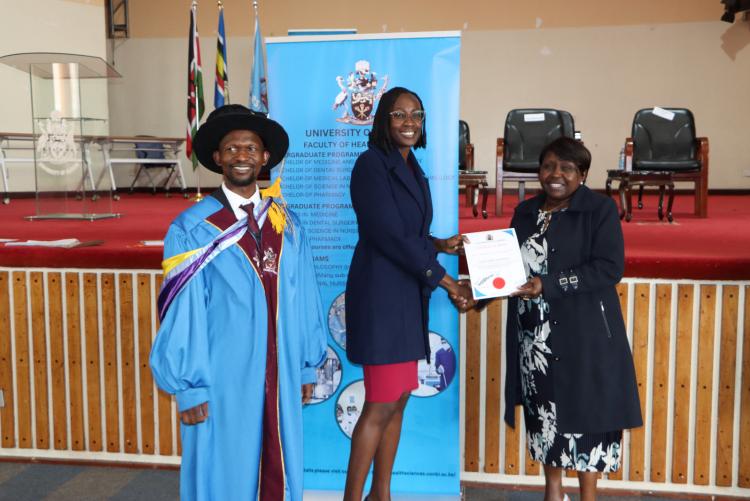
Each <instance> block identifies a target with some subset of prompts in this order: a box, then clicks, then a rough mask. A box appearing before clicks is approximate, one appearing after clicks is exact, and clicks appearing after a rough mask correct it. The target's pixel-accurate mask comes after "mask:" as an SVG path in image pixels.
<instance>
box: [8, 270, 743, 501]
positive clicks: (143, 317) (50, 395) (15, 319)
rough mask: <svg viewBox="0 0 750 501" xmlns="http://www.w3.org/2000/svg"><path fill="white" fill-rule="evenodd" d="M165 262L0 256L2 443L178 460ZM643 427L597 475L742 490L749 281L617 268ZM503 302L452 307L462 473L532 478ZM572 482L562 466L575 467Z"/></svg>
mask: <svg viewBox="0 0 750 501" xmlns="http://www.w3.org/2000/svg"><path fill="white" fill-rule="evenodd" d="M160 281H161V272H160V271H156V270H78V269H75V270H73V269H70V270H60V269H11V268H0V389H1V390H2V391H3V397H4V404H5V405H4V407H2V408H0V445H1V447H0V456H9V457H36V458H50V459H58V460H60V459H61V460H78V459H81V460H102V461H126V462H142V463H154V464H178V463H179V454H180V444H179V433H178V423H177V419H176V412H175V405H174V402H173V400H172V399H171V398H170V397H169V396H168V395H165V394H164V393H162V392H159V391H157V389H156V387H155V385H154V382H153V379H152V378H151V372H150V370H149V367H148V354H149V350H150V347H151V343H152V340H153V336H154V334H155V332H156V327H157V316H156V311H155V308H154V305H155V302H156V291H158V287H159V286H160ZM619 291H620V300H621V304H622V307H623V312H624V313H625V317H626V324H627V326H628V335H629V337H630V339H631V344H632V346H633V355H634V360H635V365H636V371H637V376H638V382H639V391H640V396H641V403H642V406H643V409H642V410H643V416H644V422H645V425H644V426H643V427H642V428H639V429H636V430H633V431H631V432H628V433H626V434H625V437H624V443H623V451H624V454H623V467H622V468H621V470H620V471H618V472H617V473H615V474H610V475H608V476H607V478H606V479H604V480H603V481H602V482H601V485H602V486H603V487H617V488H624V489H642V490H661V491H670V490H671V491H677V492H693V493H706V494H717V495H739V496H750V340H749V339H748V337H747V336H748V334H747V333H748V332H750V282H726V281H722V282H706V281H666V280H653V279H631V278H629V279H625V280H624V281H623V283H621V284H620V286H619ZM504 322H505V302H502V301H497V302H495V303H494V304H492V305H490V306H489V307H488V308H487V309H485V310H484V311H483V312H481V313H476V312H472V313H469V314H467V315H463V316H462V318H461V364H460V365H461V369H460V371H461V372H460V374H461V388H462V392H461V445H462V450H463V451H464V456H463V463H462V472H461V479H462V480H464V481H477V482H485V483H510V484H534V485H541V484H542V483H543V479H542V477H541V476H540V475H541V473H540V471H539V466H538V464H536V463H534V462H532V461H530V459H529V456H528V453H527V451H526V446H525V431H524V429H523V419H520V411H518V410H517V412H518V418H519V419H517V422H519V423H520V426H519V427H518V428H517V429H516V430H512V429H510V428H508V427H507V426H506V425H505V424H504V423H503V422H502V415H503V411H504V409H503V402H502V395H503V384H504V375H503V369H504V367H503V365H504V352H503V349H502V347H503V345H504ZM571 480H572V479H571Z"/></svg>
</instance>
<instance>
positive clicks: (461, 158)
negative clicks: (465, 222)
mask: <svg viewBox="0 0 750 501" xmlns="http://www.w3.org/2000/svg"><path fill="white" fill-rule="evenodd" d="M458 185H459V186H463V187H464V191H465V193H466V206H467V207H471V208H472V212H473V214H474V217H476V216H477V215H478V214H479V210H478V208H477V205H478V204H479V192H481V193H482V217H484V218H487V186H488V183H487V171H478V170H474V145H473V144H471V133H470V132H469V124H467V123H466V122H464V121H463V120H459V121H458Z"/></svg>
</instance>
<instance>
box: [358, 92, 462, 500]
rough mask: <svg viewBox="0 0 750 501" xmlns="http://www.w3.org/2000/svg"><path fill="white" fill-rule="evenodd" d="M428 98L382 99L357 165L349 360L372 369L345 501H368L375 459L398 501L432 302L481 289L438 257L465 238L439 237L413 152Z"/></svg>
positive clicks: (421, 140)
mask: <svg viewBox="0 0 750 501" xmlns="http://www.w3.org/2000/svg"><path fill="white" fill-rule="evenodd" d="M424 117H425V114H424V107H423V105H422V101H421V100H420V99H419V97H418V96H417V95H416V94H415V93H413V92H411V91H409V90H407V89H404V88H403V87H395V88H393V89H391V90H389V91H388V92H386V93H385V94H384V95H383V96H382V97H381V99H380V104H379V106H378V109H377V111H376V112H375V118H374V120H373V126H372V132H371V133H370V139H369V149H368V150H367V151H365V152H364V153H362V154H361V155H360V156H359V158H358V159H357V162H356V163H355V164H354V169H353V171H352V177H351V185H350V190H351V197H352V206H353V208H354V212H355V213H356V215H357V224H358V229H359V241H358V242H357V246H356V248H355V249H354V256H353V257H352V263H351V266H350V268H349V277H348V280H347V283H346V331H347V338H346V354H347V357H348V358H349V360H350V361H351V362H352V363H356V364H362V365H363V369H364V376H365V405H364V407H363V409H362V414H361V415H360V417H359V420H358V421H357V425H356V427H355V428H354V432H353V434H352V445H351V453H350V456H349V469H348V471H347V477H346V489H345V492H344V500H345V501H355V500H356V501H359V500H360V499H361V497H362V491H363V489H364V483H365V479H366V478H367V472H368V470H369V469H370V465H371V464H372V462H373V459H374V461H375V466H374V469H373V480H372V486H371V488H370V494H369V495H368V498H370V499H371V500H372V501H376V500H381V499H390V482H391V472H392V470H393V461H394V459H395V457H396V450H397V448H398V442H399V438H400V435H401V420H402V417H403V412H404V408H405V407H406V402H407V400H408V399H409V393H410V391H411V390H413V389H415V388H416V387H417V386H418V382H417V360H420V359H423V358H426V357H429V352H430V345H429V340H428V330H427V325H428V318H427V315H428V303H429V300H430V295H431V294H432V291H433V290H435V288H437V287H438V286H441V287H443V288H445V289H446V290H447V291H448V293H449V295H450V296H451V298H452V300H453V302H454V304H455V305H456V307H457V308H459V309H465V308H467V307H468V306H470V305H471V303H472V300H471V299H470V298H471V290H470V289H469V288H468V286H467V285H466V284H464V283H459V282H457V281H455V280H454V279H453V278H451V277H450V276H449V275H447V274H446V272H445V269H444V268H443V267H442V266H441V265H440V263H438V261H437V254H438V252H447V253H451V254H456V253H458V252H459V251H460V250H462V247H463V243H462V240H461V236H460V235H455V236H453V237H451V238H448V239H439V238H432V237H431V236H430V234H429V231H430V223H431V222H432V199H431V197H430V188H429V185H428V183H427V179H426V178H425V175H424V172H422V169H421V168H420V166H419V163H418V162H417V159H416V158H415V157H414V154H413V153H412V151H411V149H412V147H414V148H424V147H425V145H426V144H427V139H426V134H425V129H424Z"/></svg>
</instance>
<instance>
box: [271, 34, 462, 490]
mask: <svg viewBox="0 0 750 501" xmlns="http://www.w3.org/2000/svg"><path fill="white" fill-rule="evenodd" d="M266 44H267V45H266V50H267V55H268V98H269V110H270V116H271V118H273V119H274V120H277V121H278V122H280V123H281V124H282V125H283V126H284V127H285V128H286V130H287V132H288V133H289V138H290V147H289V153H288V154H287V156H286V162H285V165H284V167H283V173H282V180H283V184H282V190H283V193H284V197H285V198H286V200H287V202H288V204H289V206H290V207H291V208H292V209H293V210H294V211H295V212H296V213H297V214H298V215H299V216H300V218H301V219H302V222H303V225H304V226H305V229H306V232H307V234H308V236H309V240H310V242H311V245H312V250H313V254H314V259H315V269H316V273H317V277H318V282H319V284H320V291H321V296H322V298H323V305H324V307H325V308H326V309H327V319H328V330H329V337H328V345H329V348H328V359H327V361H326V362H325V364H324V365H323V366H322V367H321V368H320V369H318V380H317V383H316V385H315V390H314V396H313V402H312V403H311V404H309V405H307V406H306V408H305V410H304V420H305V422H304V430H305V437H304V447H305V449H304V450H305V453H304V461H305V488H306V489H314V490H341V489H343V487H344V481H345V479H346V468H347V462H348V458H349V448H350V443H351V442H350V440H351V434H352V431H353V429H354V425H355V424H356V422H357V418H358V417H359V414H360V412H361V410H362V406H363V404H364V383H363V380H362V369H361V367H360V366H358V365H353V364H351V363H349V361H348V360H347V358H346V322H345V318H344V305H345V301H346V298H345V297H344V290H345V288H346V277H347V271H348V268H349V263H350V261H351V257H352V253H353V250H354V245H355V244H356V242H357V221H356V217H355V214H354V211H353V210H352V205H351V199H350V196H349V178H350V175H351V171H352V167H353V166H354V162H355V160H356V159H357V156H358V155H359V154H360V153H362V152H363V151H365V150H366V149H367V139H368V135H369V133H370V130H371V128H372V119H373V117H374V115H375V109H376V108H377V106H378V103H379V99H380V96H382V94H383V93H384V92H385V91H386V90H388V89H390V88H393V87H396V86H399V87H406V88H408V89H410V90H413V91H414V92H416V93H417V94H419V96H420V97H421V98H422V101H423V103H424V106H425V111H426V127H425V129H426V131H427V148H426V149H419V150H415V152H414V153H415V155H416V157H417V159H418V160H419V163H420V164H421V166H422V168H423V169H424V171H425V173H426V174H427V178H428V180H429V183H430V190H431V191H432V204H433V208H434V218H433V221H432V227H431V231H432V234H433V235H435V236H439V237H448V236H451V235H454V234H456V233H457V232H458V205H457V204H458V186H457V180H458V169H457V165H458V133H457V131H458V117H459V116H458V111H459V83H460V79H459V61H460V59H459V58H460V47H461V38H460V33H459V32H439V33H395V34H392V33H383V34H377V35H343V36H342V35H337V36H317V37H310V36H305V37H302V36H296V37H284V38H267V39H266ZM279 171H280V168H279V167H277V168H276V169H274V174H273V175H274V176H278V175H279ZM440 262H441V263H442V264H443V266H445V268H446V269H447V270H448V273H450V274H451V275H453V276H456V272H457V268H458V263H457V259H456V258H455V257H453V256H446V255H441V256H440ZM429 329H430V344H431V347H432V355H431V356H430V360H427V361H425V360H423V361H421V362H419V369H418V371H419V372H418V375H419V388H417V389H416V390H414V391H413V392H412V397H411V398H410V400H409V403H408V405H407V407H406V412H405V416H404V422H403V429H402V434H401V443H400V445H399V449H398V455H397V456H396V463H395V465H394V468H393V481H392V490H393V491H394V492H411V493H445V494H456V493H458V492H459V471H460V452H459V429H458V428H459V407H460V406H459V377H458V359H459V358H458V353H457V351H458V345H459V339H458V314H457V312H456V310H455V308H454V307H453V306H452V304H451V303H450V300H449V298H448V297H447V295H446V293H445V291H444V290H443V289H437V290H436V291H435V293H434V294H433V296H432V301H431V303H430V325H429ZM368 483H369V480H368Z"/></svg>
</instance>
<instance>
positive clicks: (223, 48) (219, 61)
mask: <svg viewBox="0 0 750 501" xmlns="http://www.w3.org/2000/svg"><path fill="white" fill-rule="evenodd" d="M225 104H229V73H228V71H227V37H226V35H225V33H224V7H223V6H222V5H221V2H220V3H219V29H218V31H217V33H216V85H215V86H214V108H218V107H220V106H224V105H225Z"/></svg>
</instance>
